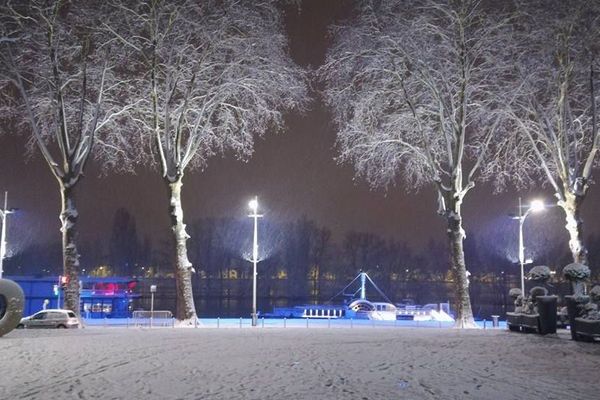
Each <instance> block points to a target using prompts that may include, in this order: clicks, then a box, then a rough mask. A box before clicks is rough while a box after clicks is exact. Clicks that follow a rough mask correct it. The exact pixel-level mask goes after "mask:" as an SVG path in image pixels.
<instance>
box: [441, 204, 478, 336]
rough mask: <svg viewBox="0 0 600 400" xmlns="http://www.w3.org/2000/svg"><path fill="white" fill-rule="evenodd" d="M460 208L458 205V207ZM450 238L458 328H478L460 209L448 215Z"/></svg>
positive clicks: (454, 305)
mask: <svg viewBox="0 0 600 400" xmlns="http://www.w3.org/2000/svg"><path fill="white" fill-rule="evenodd" d="M456 208H458V207H456ZM446 218H447V222H448V231H447V233H448V240H449V244H450V268H451V272H452V277H453V280H454V290H455V293H454V304H453V308H454V310H456V322H455V324H454V326H455V327H456V328H477V325H476V324H475V320H474V319H473V310H472V309H471V297H470V296H469V280H468V277H467V267H466V265H465V254H464V249H463V240H464V236H465V235H464V231H463V229H462V218H461V216H460V209H456V210H454V211H453V212H451V213H450V214H449V215H448V216H447V217H446Z"/></svg>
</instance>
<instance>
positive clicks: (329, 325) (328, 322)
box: [327, 317, 331, 328]
mask: <svg viewBox="0 0 600 400" xmlns="http://www.w3.org/2000/svg"><path fill="white" fill-rule="evenodd" d="M327 327H328V328H331V318H330V317H327Z"/></svg>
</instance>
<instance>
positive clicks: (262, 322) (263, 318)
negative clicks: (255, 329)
mask: <svg viewBox="0 0 600 400" xmlns="http://www.w3.org/2000/svg"><path fill="white" fill-rule="evenodd" d="M264 327H265V317H262V321H261V328H264Z"/></svg>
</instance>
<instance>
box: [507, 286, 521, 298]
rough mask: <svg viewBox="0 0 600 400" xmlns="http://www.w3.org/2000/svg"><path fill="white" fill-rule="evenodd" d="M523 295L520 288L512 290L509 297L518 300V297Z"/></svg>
mask: <svg viewBox="0 0 600 400" xmlns="http://www.w3.org/2000/svg"><path fill="white" fill-rule="evenodd" d="M520 295H521V289H519V288H512V289H510V290H509V291H508V297H510V298H511V299H513V300H516V298H517V297H519V296H520Z"/></svg>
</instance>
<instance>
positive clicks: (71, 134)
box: [0, 0, 124, 314]
mask: <svg viewBox="0 0 600 400" xmlns="http://www.w3.org/2000/svg"><path fill="white" fill-rule="evenodd" d="M101 10H102V8H101V2H94V1H90V2H85V4H77V5H74V4H73V3H71V2H66V1H59V0H57V1H43V0H32V1H29V2H13V1H9V0H4V1H2V2H1V3H0V19H1V21H0V29H1V30H2V32H1V33H0V36H1V37H2V40H0V47H1V49H2V50H1V52H0V89H1V90H0V92H1V93H2V95H0V97H1V99H0V100H1V102H0V108H1V114H2V117H3V118H4V122H5V127H7V128H6V129H12V130H21V129H23V130H26V131H28V132H30V133H31V139H30V140H29V145H30V150H31V151H35V149H37V150H39V152H40V153H41V154H42V156H43V157H44V160H45V161H46V162H47V164H48V167H49V168H50V171H51V172H52V174H53V175H54V177H55V178H56V180H57V181H58V185H59V188H60V193H61V199H62V200H61V212H60V221H61V229H60V230H61V232H62V248H63V274H64V275H65V276H66V277H67V279H68V284H67V287H66V290H65V297H64V299H65V303H64V305H65V308H68V309H70V310H73V311H74V312H76V313H78V314H79V281H78V272H79V253H78V251H77V244H76V237H77V230H76V223H77V219H78V212H77V208H76V206H75V196H74V192H75V189H76V187H77V186H78V184H79V182H80V180H81V178H82V176H83V172H84V170H85V167H86V165H87V161H88V160H89V158H90V156H91V155H92V154H96V155H100V153H98V152H96V150H97V146H96V137H97V133H98V132H99V131H100V130H101V129H102V128H103V127H106V126H107V125H108V124H109V122H111V121H113V120H115V119H116V118H117V117H118V116H119V115H120V114H121V113H122V112H124V109H123V108H122V107H120V106H119V105H118V99H119V97H120V96H121V93H120V92H119V90H120V88H121V86H120V85H119V82H118V81H116V80H115V77H114V74H113V71H112V68H113V67H114V66H115V65H116V63H117V60H118V58H117V57H115V54H114V52H111V48H110V43H111V41H110V39H109V38H107V36H106V35H103V34H101V33H100V32H98V31H95V30H93V27H94V26H98V25H99V20H100V19H101V18H102V12H101ZM109 134H110V133H109ZM103 155H106V156H108V157H107V158H105V159H104V161H108V162H109V163H110V162H111V161H110V160H111V159H112V155H111V154H110V153H108V152H103Z"/></svg>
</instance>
